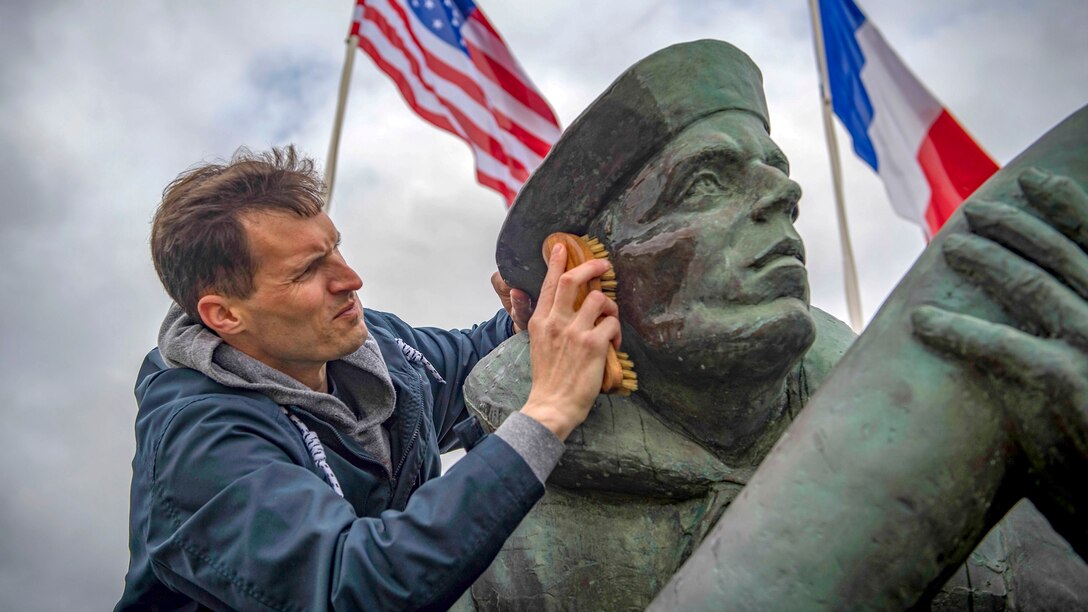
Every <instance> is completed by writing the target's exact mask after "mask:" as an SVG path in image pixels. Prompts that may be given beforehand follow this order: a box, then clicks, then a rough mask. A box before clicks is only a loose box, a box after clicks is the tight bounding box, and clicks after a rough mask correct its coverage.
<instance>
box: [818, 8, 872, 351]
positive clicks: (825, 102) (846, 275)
mask: <svg viewBox="0 0 1088 612" xmlns="http://www.w3.org/2000/svg"><path fill="white" fill-rule="evenodd" d="M808 6H809V13H810V14H811V16H812V39H813V43H814V44H815V46H816V64H817V66H818V67H819V71H820V102H821V104H820V106H821V108H822V110H823V116H824V134H826V135H827V151H828V154H829V155H830V157H831V182H832V183H833V184H834V187H835V212H836V213H837V217H838V221H839V242H840V243H841V245H842V267H843V284H844V285H845V286H846V308H847V310H848V311H849V313H850V327H853V328H854V331H855V332H858V333H861V328H862V319H861V293H860V291H858V271H857V267H856V266H855V265H854V249H853V248H852V247H851V246H850V230H849V229H848V228H847V227H846V206H845V204H844V203H843V195H842V167H841V166H840V165H839V144H838V141H836V140H835V124H834V122H833V120H832V119H831V84H830V82H829V78H828V76H827V54H826V53H825V52H824V32H823V27H822V26H821V24H820V7H819V5H818V0H808Z"/></svg>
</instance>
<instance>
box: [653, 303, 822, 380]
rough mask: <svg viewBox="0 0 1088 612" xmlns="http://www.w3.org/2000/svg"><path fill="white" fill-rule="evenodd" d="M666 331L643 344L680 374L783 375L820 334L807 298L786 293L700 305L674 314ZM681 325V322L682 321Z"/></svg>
mask: <svg viewBox="0 0 1088 612" xmlns="http://www.w3.org/2000/svg"><path fill="white" fill-rule="evenodd" d="M668 319H669V320H670V321H671V325H670V326H669V332H668V333H667V334H666V335H660V334H656V335H657V336H658V337H657V338H653V339H648V341H646V342H644V343H643V344H644V345H645V346H644V350H645V351H646V352H647V353H648V356H650V357H651V358H652V359H653V360H654V361H657V362H659V363H660V364H661V365H663V366H664V365H665V364H666V363H669V364H671V365H672V366H674V367H671V368H670V367H667V366H666V369H670V370H672V369H676V368H679V371H678V373H683V372H696V371H698V372H699V373H706V374H709V375H714V373H717V374H721V375H725V374H729V373H732V372H745V373H746V374H747V375H755V376H759V375H761V374H764V375H779V374H780V373H782V372H785V371H788V369H789V368H790V367H792V365H793V364H794V363H796V361H797V359H798V358H800V357H801V356H802V355H804V353H805V351H807V350H808V348H809V347H810V346H812V343H813V341H814V340H815V338H816V324H815V322H814V321H813V319H812V315H811V314H810V313H809V305H808V301H807V300H805V299H800V298H792V297H784V298H779V299H776V300H773V301H771V302H767V303H765V304H758V305H737V304H731V305H728V306H715V305H711V306H708V305H705V304H698V305H695V306H692V307H690V308H689V309H688V310H687V312H686V313H683V314H677V315H673V316H672V317H669V318H668ZM676 323H680V324H679V325H677V324H676Z"/></svg>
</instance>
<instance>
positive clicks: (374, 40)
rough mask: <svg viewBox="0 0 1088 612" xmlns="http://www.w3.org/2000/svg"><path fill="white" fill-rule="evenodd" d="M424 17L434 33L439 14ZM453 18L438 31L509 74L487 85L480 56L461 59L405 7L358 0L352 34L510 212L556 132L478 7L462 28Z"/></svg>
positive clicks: (400, 0)
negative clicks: (460, 147)
mask: <svg viewBox="0 0 1088 612" xmlns="http://www.w3.org/2000/svg"><path fill="white" fill-rule="evenodd" d="M448 6H450V5H448ZM437 9H442V7H441V6H438V7H437ZM418 10H424V9H422V8H419V9H418ZM426 10H428V11H432V12H431V13H428V15H429V17H428V20H429V19H430V17H431V16H435V17H438V18H436V19H435V24H434V26H435V27H439V26H440V25H441V23H440V22H441V15H438V14H436V13H434V12H433V11H434V10H436V7H435V6H434V5H429V6H428V7H427V9H426ZM451 10H452V9H451ZM452 14H453V15H454V16H452V17H450V18H449V20H448V21H446V22H445V25H446V26H447V27H449V26H450V25H454V26H455V27H459V28H460V29H459V30H458V31H460V32H461V35H462V37H463V39H464V40H465V41H466V44H469V45H470V46H473V47H477V46H478V47H481V48H485V49H486V51H487V56H488V57H490V58H491V59H492V60H493V61H494V62H495V64H493V66H497V67H495V70H497V71H498V72H499V73H500V74H501V73H502V68H505V70H506V71H508V72H509V73H510V75H504V76H502V77H499V78H496V79H492V78H491V75H490V72H491V70H489V69H488V68H487V66H486V65H484V70H483V71H481V70H480V69H479V68H478V67H477V64H476V62H480V61H481V59H480V58H479V56H474V57H475V58H476V59H475V60H474V59H473V58H470V57H468V55H466V53H465V52H464V50H463V49H461V48H458V47H457V46H456V45H452V44H450V42H448V41H447V40H444V39H443V38H441V37H440V36H439V34H436V33H435V32H434V31H432V30H431V29H430V28H429V27H427V25H425V24H423V23H421V22H420V21H419V17H418V16H417V13H416V12H415V11H413V10H412V9H411V8H410V7H408V6H407V5H406V3H405V0H368V1H367V2H366V3H365V7H364V5H363V2H362V0H358V3H357V11H356V23H355V26H354V27H355V28H356V29H357V31H358V32H359V34H360V39H361V40H360V46H361V47H363V50H364V51H365V52H366V53H367V54H368V55H371V58H372V59H373V60H374V61H375V62H376V63H377V64H378V65H379V67H380V68H382V70H383V71H385V72H386V73H387V74H388V75H389V76H390V77H391V78H392V79H393V80H394V81H395V82H397V83H398V88H399V89H401V93H402V95H403V96H404V97H405V99H406V101H407V102H408V103H409V105H410V106H411V107H412V108H413V110H415V111H416V112H417V114H420V115H421V116H422V117H423V118H424V119H426V120H427V121H428V122H430V123H432V124H434V125H436V126H437V127H439V128H441V129H444V130H446V131H449V132H451V133H453V134H454V135H456V136H457V137H459V138H461V139H462V140H464V141H466V142H467V143H468V144H469V146H470V148H471V149H472V152H473V155H474V157H475V159H476V169H477V179H478V180H479V181H480V182H481V184H484V185H487V186H489V187H491V188H493V189H496V190H498V191H499V192H500V193H502V194H503V196H504V197H505V198H506V199H507V204H508V205H509V204H510V203H511V199H512V196H513V194H514V193H516V192H517V190H518V189H519V188H520V187H521V183H522V181H523V180H524V178H525V176H527V174H528V173H529V172H531V171H532V170H534V169H535V168H536V166H538V165H539V164H540V162H541V160H542V159H543V155H542V154H543V153H545V152H546V150H547V149H548V148H549V147H550V146H551V144H552V143H554V142H555V140H557V139H558V137H559V134H560V129H559V126H558V125H557V123H556V122H555V120H554V113H553V112H552V111H551V109H550V108H549V107H548V105H547V103H546V102H544V100H543V97H541V96H540V94H539V93H538V92H536V90H535V88H534V87H533V86H532V83H531V82H529V80H528V78H527V77H526V76H525V73H524V71H523V70H522V69H521V67H520V66H519V65H518V64H517V61H516V60H515V59H514V57H513V55H512V54H510V52H509V50H508V49H507V48H506V47H505V45H504V44H503V43H502V41H501V39H500V38H498V37H497V36H495V35H494V34H492V33H491V32H489V31H487V29H486V27H487V26H486V25H484V24H486V17H485V16H484V15H483V13H482V12H480V10H479V7H478V6H477V7H476V8H475V12H472V13H471V14H470V15H469V16H467V19H464V20H463V21H464V22H465V23H460V24H458V20H457V19H455V16H456V11H453V13H452ZM446 15H447V16H448V15H451V13H446ZM477 21H479V22H478V23H477ZM378 22H381V23H382V24H383V25H379V23H378ZM383 28H384V29H383ZM443 31H446V30H443ZM499 67H501V68H499ZM503 81H506V82H503ZM473 83H474V84H473ZM508 88H513V90H510V89H508ZM513 91H516V92H517V93H513ZM527 91H528V92H531V93H526V92H527ZM520 98H524V100H525V101H523V100H522V99H520ZM542 113H544V114H542Z"/></svg>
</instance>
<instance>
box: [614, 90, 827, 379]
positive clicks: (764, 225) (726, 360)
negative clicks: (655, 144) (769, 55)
mask: <svg viewBox="0 0 1088 612" xmlns="http://www.w3.org/2000/svg"><path fill="white" fill-rule="evenodd" d="M788 172H789V167H788V162H787V160H786V158H785V156H784V155H783V154H782V152H781V151H780V150H779V148H778V146H777V145H775V143H774V142H773V141H772V140H771V139H770V137H769V136H768V134H767V132H766V130H765V129H764V128H763V124H762V123H761V121H760V120H759V119H758V118H756V117H755V116H753V115H751V114H748V113H744V112H725V113H719V114H716V115H713V116H711V117H708V118H706V119H703V120H700V121H699V122H697V123H695V124H693V125H692V126H690V127H689V128H687V129H686V130H685V131H684V132H682V133H681V134H680V135H679V136H677V137H676V138H675V139H674V140H673V141H672V142H671V143H669V145H668V146H666V147H665V148H664V149H663V150H662V152H661V154H660V155H659V156H658V157H657V158H655V159H654V160H652V161H651V162H650V163H649V164H647V165H646V167H644V168H643V170H642V171H641V172H640V173H639V175H637V176H636V178H635V179H634V181H633V183H632V186H631V187H630V188H629V189H628V191H627V192H626V193H625V194H624V196H623V198H622V199H621V200H620V202H619V203H618V204H617V205H614V206H613V207H612V209H611V210H610V211H609V212H608V213H606V215H605V216H604V217H602V218H601V219H598V223H599V224H602V227H600V228H599V231H601V232H602V233H604V234H605V235H608V236H610V242H611V247H612V260H613V263H614V265H615V267H616V273H617V276H618V278H619V280H620V285H619V303H620V306H621V309H620V310H621V316H622V317H623V319H624V321H625V322H626V323H627V324H628V326H630V327H631V328H633V331H635V333H636V335H637V336H638V337H639V338H638V339H639V341H640V343H641V344H642V345H644V346H645V348H646V349H647V350H648V351H651V352H652V353H654V354H657V355H667V356H669V358H673V357H677V356H678V357H680V359H682V360H684V363H683V365H682V367H683V369H684V370H685V371H692V369H695V370H698V369H704V370H705V369H708V368H709V369H714V370H718V371H721V370H723V369H729V368H732V367H736V366H743V367H744V368H745V369H746V370H747V371H749V372H752V370H751V369H752V368H754V369H756V370H759V369H760V368H763V367H766V368H767V372H768V373H775V374H777V373H778V371H780V370H781V369H782V368H783V367H784V365H785V364H783V363H768V362H767V361H766V360H764V359H755V357H757V356H759V355H761V354H762V353H764V352H765V351H767V350H770V351H779V352H782V351H783V350H784V349H785V350H786V352H787V353H790V354H789V355H787V356H788V358H789V361H790V362H791V363H792V362H794V361H795V359H796V357H798V356H800V354H802V353H803V352H804V349H807V347H808V345H809V344H811V341H812V337H813V333H814V332H813V323H812V319H811V317H810V316H809V314H808V298H809V291H808V279H807V274H806V271H805V267H804V247H803V245H802V243H801V239H800V236H799V235H798V234H797V231H796V230H795V229H794V227H793V222H794V220H795V219H796V217H797V202H798V200H799V199H800V197H801V189H800V187H799V186H798V185H797V183H796V182H794V181H792V180H790V179H789V176H788ZM796 344H803V345H804V346H803V347H800V349H799V351H798V349H797V348H795V347H793V346H787V345H796ZM791 351H792V353H791ZM738 358H739V359H738ZM772 361H780V360H773V359H772ZM738 362H744V363H738ZM752 373H758V372H752Z"/></svg>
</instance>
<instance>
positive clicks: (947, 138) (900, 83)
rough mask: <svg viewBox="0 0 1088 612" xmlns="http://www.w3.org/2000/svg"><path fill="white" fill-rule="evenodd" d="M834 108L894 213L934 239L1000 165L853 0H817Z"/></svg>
mask: <svg viewBox="0 0 1088 612" xmlns="http://www.w3.org/2000/svg"><path fill="white" fill-rule="evenodd" d="M819 5H820V21H821V23H822V25H823V33H824V49H825V53H826V54H827V69H828V77H829V80H830V87H831V103H832V107H833V108H834V110H835V114H836V115H838V117H839V119H840V120H842V122H843V125H844V126H845V127H846V130H847V131H848V132H850V135H851V137H853V140H854V151H855V152H856V153H857V154H858V156H860V157H861V158H862V159H863V160H865V162H866V163H868V164H869V165H870V166H872V168H873V170H875V171H876V172H877V174H878V175H879V176H880V178H881V179H882V180H883V181H884V187H885V189H886V190H887V192H888V198H889V199H890V200H891V203H892V207H893V208H895V211H896V213H898V214H899V215H900V216H901V217H904V218H906V219H909V220H910V221H913V222H915V223H918V224H919V225H921V226H922V227H923V229H924V230H925V233H926V237H927V239H928V238H932V236H933V235H934V234H936V233H937V231H938V230H940V229H941V226H942V225H944V222H945V221H946V220H948V218H949V217H950V216H951V215H952V213H953V211H955V210H956V207H957V206H959V204H960V202H962V201H963V200H964V199H965V198H966V197H967V196H969V195H971V193H972V192H974V190H975V189H976V188H977V187H978V186H979V185H981V184H982V183H983V182H985V181H986V179H988V178H989V177H990V175H992V174H993V173H994V172H996V171H997V164H996V163H994V160H993V159H991V158H990V156H989V155H987V154H986V152H985V151H983V150H982V148H981V147H979V145H978V144H977V143H976V142H975V141H974V139H972V138H971V135H970V134H968V133H967V132H966V131H965V130H964V129H963V127H962V126H961V125H960V124H959V122H958V121H956V119H955V118H954V117H953V116H952V114H951V113H949V112H948V110H947V109H945V108H944V106H943V105H942V104H941V103H940V102H939V101H937V99H936V98H934V97H933V94H931V93H930V92H929V91H928V90H927V89H926V88H925V86H923V85H922V83H921V82H919V81H918V79H917V78H916V77H915V76H914V75H913V74H912V73H911V72H910V70H909V69H908V68H907V67H906V66H905V65H904V64H903V61H902V60H900V59H899V56H897V55H896V54H895V52H894V51H892V49H891V47H889V46H888V43H886V42H885V41H884V37H883V36H881V35H880V31H879V30H877V29H876V27H875V26H874V25H873V24H872V23H871V22H870V21H869V20H868V19H866V17H865V14H864V13H862V12H861V10H860V9H859V8H858V7H857V5H856V4H854V3H853V1H852V0H820V2H819Z"/></svg>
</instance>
